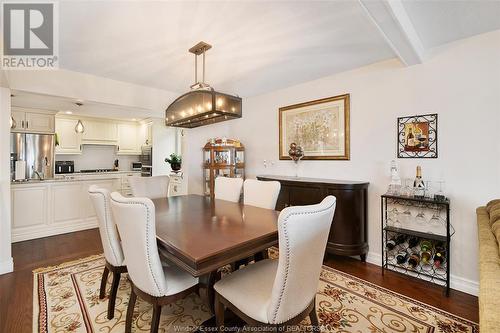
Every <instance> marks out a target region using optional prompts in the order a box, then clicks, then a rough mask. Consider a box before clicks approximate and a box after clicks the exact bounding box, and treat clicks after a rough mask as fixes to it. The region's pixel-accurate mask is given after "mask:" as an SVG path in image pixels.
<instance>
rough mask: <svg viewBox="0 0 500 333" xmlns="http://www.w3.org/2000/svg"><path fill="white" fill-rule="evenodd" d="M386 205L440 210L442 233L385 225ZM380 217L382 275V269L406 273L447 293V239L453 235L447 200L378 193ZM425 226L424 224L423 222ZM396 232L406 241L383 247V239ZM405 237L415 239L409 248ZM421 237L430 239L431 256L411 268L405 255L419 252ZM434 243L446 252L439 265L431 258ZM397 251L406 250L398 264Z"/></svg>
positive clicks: (386, 223) (448, 254) (449, 257)
mask: <svg viewBox="0 0 500 333" xmlns="http://www.w3.org/2000/svg"><path fill="white" fill-rule="evenodd" d="M388 206H389V207H391V206H395V207H397V206H407V207H408V206H409V207H413V208H414V209H418V210H419V211H422V210H424V211H425V210H426V211H429V210H435V211H438V212H439V213H441V212H442V211H444V212H445V215H446V219H443V223H444V224H443V226H444V227H445V230H446V232H445V234H436V233H431V232H429V231H422V230H415V229H413V228H409V227H408V226H405V225H400V226H394V225H389V224H388V218H389V211H388ZM381 213H382V214H381V217H382V218H381V220H382V274H384V271H385V270H386V269H388V270H391V271H395V272H399V273H402V274H405V275H408V276H412V277H415V278H418V279H421V280H425V281H429V282H431V283H435V284H438V285H441V286H444V287H445V293H446V296H448V295H449V292H450V262H451V256H450V240H451V236H453V234H454V230H453V227H452V225H451V223H450V201H449V200H448V199H446V200H434V199H429V198H417V197H407V196H397V195H392V194H384V195H382V196H381ZM424 227H425V225H424ZM398 235H404V236H406V241H405V242H404V243H401V244H396V245H395V247H394V249H392V250H388V249H387V248H386V244H387V241H388V240H389V239H391V238H393V237H396V236H398ZM409 237H417V238H418V239H419V242H418V244H417V245H416V246H414V247H412V248H410V247H409V245H408V239H409ZM423 240H427V241H429V242H431V243H432V244H433V245H432V248H431V249H430V252H431V253H430V254H431V257H430V258H431V259H430V260H429V262H428V263H427V264H423V263H422V262H421V261H420V262H419V263H418V265H417V266H416V267H411V266H410V265H409V264H408V258H409V256H410V255H411V253H412V252H417V253H419V256H420V255H421V252H422V251H421V249H420V244H421V242H422V241H423ZM437 243H442V244H443V246H444V248H445V251H446V254H445V260H444V262H443V263H442V265H441V266H440V267H438V268H437V267H435V265H434V264H433V258H434V254H435V250H436V249H435V245H436V244H437ZM400 251H406V252H407V253H408V257H407V258H406V261H405V262H404V263H402V264H399V263H398V262H397V260H396V255H397V253H398V252H400Z"/></svg>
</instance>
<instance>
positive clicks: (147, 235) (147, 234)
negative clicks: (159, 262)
mask: <svg viewBox="0 0 500 333" xmlns="http://www.w3.org/2000/svg"><path fill="white" fill-rule="evenodd" d="M111 200H113V201H114V202H116V203H119V204H122V205H129V204H130V205H140V206H143V207H144V208H145V209H146V213H147V214H146V255H147V263H148V268H149V273H151V276H152V277H153V281H154V283H155V286H156V289H157V290H158V294H157V295H153V296H158V297H159V296H162V294H163V293H162V292H161V290H160V286H159V285H158V281H157V280H156V276H155V275H154V273H153V269H152V267H151V253H150V252H149V222H150V212H149V209H148V206H146V205H145V204H144V203H143V202H138V201H130V202H121V201H116V200H114V199H113V198H111Z"/></svg>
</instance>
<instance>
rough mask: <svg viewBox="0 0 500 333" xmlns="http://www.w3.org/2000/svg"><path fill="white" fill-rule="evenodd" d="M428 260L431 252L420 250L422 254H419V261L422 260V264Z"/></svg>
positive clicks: (425, 263)
mask: <svg viewBox="0 0 500 333" xmlns="http://www.w3.org/2000/svg"><path fill="white" fill-rule="evenodd" d="M430 260H431V253H430V252H429V251H422V254H421V255H420V261H421V262H422V264H424V265H427V264H428V263H429V261H430Z"/></svg>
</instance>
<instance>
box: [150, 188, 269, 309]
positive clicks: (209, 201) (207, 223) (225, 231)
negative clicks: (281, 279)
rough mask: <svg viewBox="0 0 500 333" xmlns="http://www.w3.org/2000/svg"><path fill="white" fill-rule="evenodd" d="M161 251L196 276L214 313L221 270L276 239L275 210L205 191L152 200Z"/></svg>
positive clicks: (166, 257)
mask: <svg viewBox="0 0 500 333" xmlns="http://www.w3.org/2000/svg"><path fill="white" fill-rule="evenodd" d="M153 203H154V205H155V221H156V237H157V244H158V250H159V253H160V256H162V257H164V258H165V259H166V260H167V261H169V262H171V263H173V264H175V265H177V266H178V267H180V268H182V269H184V270H185V271H187V272H188V273H190V274H191V275H192V276H194V277H199V278H200V296H202V298H204V301H205V302H206V303H207V305H208V306H209V308H210V309H211V310H212V313H213V306H214V295H215V294H214V289H213V285H214V284H215V282H216V281H217V279H218V278H220V272H219V269H220V268H221V267H224V266H226V265H228V264H233V263H235V262H237V261H240V260H243V259H247V258H249V257H251V256H252V255H254V254H256V253H259V252H261V251H263V250H266V249H268V248H270V247H272V246H274V245H276V244H277V243H278V217H279V212H278V211H275V210H272V209H264V208H259V207H255V206H249V205H244V204H242V203H235V202H230V201H225V200H218V199H213V198H210V197H209V196H203V195H195V194H190V195H182V196H173V197H167V198H160V199H154V200H153Z"/></svg>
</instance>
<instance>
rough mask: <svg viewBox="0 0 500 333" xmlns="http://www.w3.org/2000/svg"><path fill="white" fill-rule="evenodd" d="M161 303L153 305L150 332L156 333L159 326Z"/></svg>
mask: <svg viewBox="0 0 500 333" xmlns="http://www.w3.org/2000/svg"><path fill="white" fill-rule="evenodd" d="M160 317H161V305H153V318H152V319H151V333H158V329H159V328H160Z"/></svg>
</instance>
